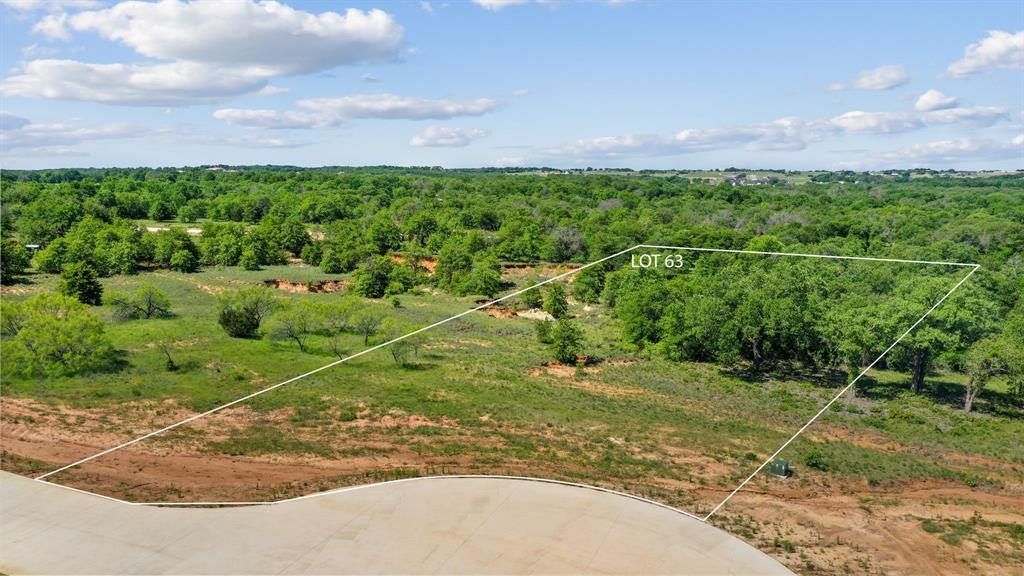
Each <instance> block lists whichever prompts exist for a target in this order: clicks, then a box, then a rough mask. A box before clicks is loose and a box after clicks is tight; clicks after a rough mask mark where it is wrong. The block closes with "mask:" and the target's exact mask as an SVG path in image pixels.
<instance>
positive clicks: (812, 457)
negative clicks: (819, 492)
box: [804, 448, 830, 472]
mask: <svg viewBox="0 0 1024 576" xmlns="http://www.w3.org/2000/svg"><path fill="white" fill-rule="evenodd" d="M804 465H805V466H807V467H808V468H813V469H814V470H821V471H822V472H828V470H829V468H830V467H829V465H828V462H827V460H826V458H825V454H824V453H823V452H822V451H821V450H819V449H818V448H812V449H811V450H810V452H808V453H807V454H806V455H805V456H804Z"/></svg>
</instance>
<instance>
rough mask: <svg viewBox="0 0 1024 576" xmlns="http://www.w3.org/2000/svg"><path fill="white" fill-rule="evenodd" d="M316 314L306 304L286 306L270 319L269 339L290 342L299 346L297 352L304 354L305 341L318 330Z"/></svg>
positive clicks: (298, 303)
mask: <svg viewBox="0 0 1024 576" xmlns="http://www.w3.org/2000/svg"><path fill="white" fill-rule="evenodd" d="M317 312H318V311H317V310H315V309H314V308H313V307H312V306H311V305H310V303H308V302H297V303H295V304H294V305H291V306H287V307H286V308H285V309H284V310H282V311H280V312H278V313H276V314H274V316H273V317H272V318H271V319H270V323H269V324H270V328H269V329H268V333H269V334H270V339H271V340H291V341H293V342H295V343H296V344H297V345H298V346H299V351H301V352H305V351H306V340H307V339H308V338H309V335H310V334H311V333H312V332H313V331H315V330H317V329H318V328H319V323H318V322H317V319H318V317H319V316H318V314H317Z"/></svg>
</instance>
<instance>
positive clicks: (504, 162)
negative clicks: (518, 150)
mask: <svg viewBox="0 0 1024 576" xmlns="http://www.w3.org/2000/svg"><path fill="white" fill-rule="evenodd" d="M525 164H527V160H526V158H524V157H522V156H502V157H501V158H498V159H496V160H493V161H491V162H490V165H491V166H494V167H495V168H508V167H510V166H524V165H525Z"/></svg>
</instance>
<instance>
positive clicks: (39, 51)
mask: <svg viewBox="0 0 1024 576" xmlns="http://www.w3.org/2000/svg"><path fill="white" fill-rule="evenodd" d="M56 53H57V49H56V48H52V47H50V46H40V45H39V44H29V45H28V46H25V47H24V48H22V49H21V55H22V56H24V57H26V58H37V57H40V56H53V55H54V54H56Z"/></svg>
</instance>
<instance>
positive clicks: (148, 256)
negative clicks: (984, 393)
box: [0, 167, 1024, 409]
mask: <svg viewBox="0 0 1024 576" xmlns="http://www.w3.org/2000/svg"><path fill="white" fill-rule="evenodd" d="M0 184H2V230H3V236H4V240H3V242H2V244H0V245H2V249H3V254H2V264H3V266H2V280H3V282H4V283H5V284H10V283H17V282H31V274H33V273H50V274H61V275H62V278H63V281H62V284H61V290H62V291H63V292H64V293H65V294H67V295H68V296H72V297H75V298H77V299H78V300H80V301H81V302H82V303H84V304H89V305H96V304H100V303H101V302H102V301H103V298H104V297H103V295H102V293H101V292H102V287H101V286H100V285H99V282H98V280H97V278H101V277H106V276H112V275H120V274H139V273H146V272H147V271H150V270H153V269H159V268H167V269H171V270H175V271H177V272H184V273H188V272H193V271H196V270H198V269H199V268H200V267H211V266H240V267H242V268H244V269H246V270H257V269H259V268H260V267H261V266H269V265H278V264H286V263H288V262H289V261H290V259H301V260H302V261H303V262H304V263H306V264H308V265H311V266H318V267H320V269H321V270H322V271H323V272H325V273H330V274H341V273H352V274H353V279H354V281H353V289H354V290H355V292H356V293H357V294H359V295H360V296H363V297H366V298H383V297H390V296H394V295H396V294H401V293H403V292H406V291H408V290H410V289H413V288H414V287H417V286H423V285H431V286H433V287H436V288H437V289H440V290H444V291H447V292H449V293H451V294H453V295H457V296H466V295H479V296H485V297H493V296H496V295H498V294H500V293H502V292H503V291H505V290H508V289H511V288H512V286H510V285H507V284H504V283H503V282H502V276H501V270H502V266H503V265H505V264H508V263H533V262H555V263H585V262H590V261H594V260H597V259H600V258H602V257H604V256H607V255H610V254H614V253H616V252H618V251H620V250H623V249H625V248H628V247H630V246H634V245H637V244H641V243H649V244H661V245H673V246H690V247H702V248H725V249H748V250H751V249H752V250H763V251H773V252H800V253H817V254H831V255H847V256H872V257H886V258H903V259H916V260H930V261H952V262H966V263H977V264H980V265H981V269H980V270H979V271H978V272H977V273H976V274H974V276H973V277H972V278H971V280H970V282H969V283H968V284H966V285H965V287H964V289H963V290H961V291H958V292H957V293H956V294H954V296H953V297H951V299H950V301H949V302H948V303H947V305H946V306H944V307H942V308H941V309H940V310H938V311H937V312H936V314H935V315H934V316H933V317H932V318H931V319H930V320H929V321H928V322H927V323H926V324H925V325H922V326H921V327H920V328H919V329H918V330H916V331H915V332H914V333H913V334H912V335H911V336H910V337H908V338H907V339H906V340H905V341H904V342H903V344H901V345H900V346H899V347H898V348H897V349H896V350H894V351H893V353H892V354H891V355H890V357H889V358H888V359H887V363H888V366H887V367H889V368H891V369H898V370H902V371H905V372H906V373H907V374H909V375H910V378H909V381H910V386H911V387H912V389H913V390H915V391H919V390H921V386H922V383H923V380H924V377H925V375H927V374H928V373H929V372H930V371H934V370H936V369H944V370H951V371H957V372H962V373H965V374H967V376H968V381H969V383H970V384H969V385H968V387H967V388H968V391H967V397H966V398H965V402H964V403H965V407H966V408H968V409H969V407H970V403H971V400H972V399H973V396H972V392H971V390H972V389H974V390H975V392H974V394H976V391H977V390H978V389H980V388H982V387H984V386H985V384H986V383H987V382H988V381H989V380H990V379H992V378H1004V379H1006V381H1007V382H1009V383H1010V386H1011V388H1014V389H1015V390H1016V394H1017V395H1018V397H1019V395H1020V394H1021V393H1022V392H1024V390H1022V378H1021V373H1022V371H1024V358H1022V356H1024V352H1022V349H1024V304H1022V303H1021V295H1022V294H1024V177H1022V176H1019V175H1012V176H991V177H982V176H978V177H971V178H964V177H960V176H959V175H952V174H932V175H930V176H929V177H924V178H909V177H906V176H905V175H904V176H901V177H896V178H890V177H881V176H878V175H866V174H865V175H856V174H852V173H836V174H827V173H826V174H816V175H814V176H813V178H812V179H811V181H810V182H808V183H806V184H790V183H785V182H783V181H781V180H780V181H779V182H777V183H774V184H770V185H759V186H739V185H733V184H730V183H728V182H724V183H720V184H709V183H706V182H705V181H704V180H703V179H696V178H695V179H692V180H691V179H689V178H687V177H685V176H680V175H665V174H642V173H633V174H631V173H620V174H608V173H600V172H594V173H572V174H533V173H506V172H501V171H492V170H480V171H469V170H464V171H444V170H438V169H398V168H362V169H349V168H336V169H315V170H314V169H296V168H283V167H252V168H244V169H237V170H235V169H231V170H225V169H217V170H213V169H202V168H190V169H182V170H178V169H159V170H149V169H110V170H53V171H37V172H22V171H7V172H5V173H4V174H3V175H2V182H0ZM169 222H174V223H175V224H169ZM147 227H149V228H150V229H149V230H147ZM190 227H191V228H195V230H192V231H191V232H192V233H191V234H190V231H189V230H188V229H189V228H190ZM199 229H201V233H200V231H199ZM30 245H31V246H32V247H33V248H32V249H31V250H30V249H29V248H27V246H30ZM395 254H401V255H402V258H400V259H396V258H394V255H395ZM428 260H429V261H431V262H433V266H436V269H435V270H433V273H432V274H428V270H427V267H426V266H425V265H424V262H426V261H428ZM621 264H622V262H616V261H610V262H609V263H608V266H606V267H594V268H589V269H587V270H586V271H584V272H583V273H581V274H580V276H579V278H578V279H576V281H575V282H574V283H573V285H572V296H573V297H574V298H575V299H576V300H577V301H579V302H586V303H601V304H604V305H607V306H608V307H609V308H610V309H611V310H612V312H613V315H614V316H615V318H617V320H618V321H619V323H620V324H621V328H622V338H623V339H624V340H625V341H628V342H629V343H630V344H631V345H633V346H635V347H636V348H637V349H638V350H644V351H648V352H650V353H652V354H660V355H663V356H664V357H667V358H669V359H672V360H701V361H716V362H720V363H722V364H727V365H729V364H740V365H742V366H744V367H746V369H749V370H751V371H754V372H758V371H763V370H770V369H774V368H776V367H779V366H786V365H799V366H805V367H813V368H815V369H819V368H825V369H836V370H845V371H847V372H848V373H851V372H852V373H855V372H856V371H857V369H859V367H860V366H863V365H866V364H867V363H868V362H870V361H871V360H872V359H873V358H874V357H875V356H876V355H877V354H878V353H880V352H881V351H882V350H884V348H885V347H886V345H887V344H888V343H890V342H892V341H893V340H894V339H895V338H896V337H897V336H898V335H899V334H900V333H901V332H902V331H903V330H905V329H906V327H908V326H910V325H911V324H912V323H913V322H914V321H915V320H916V319H917V318H918V317H919V316H920V315H921V314H922V313H923V311H925V310H927V309H928V307H929V306H930V305H931V304H933V303H934V302H935V301H936V300H938V298H940V297H941V296H942V295H943V294H944V293H945V292H946V291H948V290H949V289H950V288H951V287H952V285H953V284H955V283H956V281H957V280H958V279H959V278H960V277H962V275H963V274H964V273H966V272H967V271H968V270H969V268H953V269H950V268H948V267H941V266H939V267H920V266H911V265H907V266H896V267H893V266H889V267H886V266H879V265H870V264H863V265H861V264H860V263H856V264H851V265H846V264H843V265H839V264H834V263H830V262H822V261H804V260H777V259H757V260H751V259H746V260H744V259H737V258H735V257H731V256H724V255H714V254H693V253H690V254H687V255H686V256H685V265H684V266H682V267H677V268H675V269H672V270H668V269H664V268H662V269H657V270H637V269H629V268H624V269H623V268H622V266H621ZM883 295H884V297H883ZM119 297H120V298H121V299H122V300H124V298H125V296H124V295H119ZM538 297H539V295H537V294H529V293H528V294H527V295H524V299H526V298H529V299H530V300H531V301H533V300H536V299H537V298H538ZM122 303H123V302H122ZM232 306H235V308H232ZM70 307H71V304H68V303H66V302H65V303H55V302H53V301H48V302H44V301H40V302H38V303H36V304H35V308H34V309H32V310H21V311H12V310H13V308H10V307H8V308H7V310H6V312H7V313H6V314H5V316H6V317H7V318H6V319H5V322H4V334H5V336H7V338H6V339H7V340H8V341H11V340H13V339H16V336H18V335H19V333H21V332H24V330H22V329H21V328H20V326H19V325H16V324H19V323H24V322H28V320H24V319H25V318H30V317H31V316H32V315H33V314H36V315H39V314H42V315H44V316H45V315H46V314H48V313H49V314H55V313H56V312H53V310H58V309H64V310H65V312H62V314H64V315H65V316H67V317H74V318H77V319H79V320H77V321H79V322H85V323H88V322H89V320H88V311H87V309H85V310H84V311H79V310H77V309H75V312H74V314H71V313H69V312H68V310H70ZM236 308H237V306H236V305H233V304H230V303H227V304H225V305H224V310H227V312H225V311H223V310H222V316H224V315H225V314H227V316H228V317H229V322H232V321H235V322H237V321H239V319H238V318H237V317H233V316H231V315H232V314H234V312H232V310H235V309H236ZM48 311H49V312H48ZM555 316H556V317H557V316H558V315H557V314H555ZM12 318H13V319H14V320H11V319H12ZM19 318H21V319H22V320H18V319H19ZM15 320H16V321H15ZM243 320H244V319H243ZM12 322H13V324H12ZM243 323H244V322H243ZM222 324H224V321H223V318H222ZM257 327H258V322H257ZM555 328H556V330H555V332H556V333H558V334H561V335H562V337H561V340H562V343H563V344H564V342H565V340H566V338H568V339H569V340H572V333H573V332H572V327H571V325H570V324H569V323H568V322H565V321H563V322H561V324H560V325H559V326H556V327H555ZM225 329H228V330H229V332H230V330H231V329H230V328H228V327H227V326H225ZM545 330H546V329H545ZM544 337H545V338H549V337H550V336H548V335H546V336H544ZM24 339H26V340H27V339H28V336H25V337H24ZM94 344H96V345H97V346H99V347H100V348H102V346H101V345H100V344H99V343H94ZM299 345H300V347H301V346H302V344H301V341H300V344H299ZM571 348H572V350H575V348H576V346H575V345H574V346H572V347H571ZM22 352H24V350H22ZM561 356H564V357H565V358H566V359H571V358H572V356H573V354H569V353H563V354H561ZM61 362H62V363H63V364H66V362H65V361H64V360H62V361H61ZM81 364H82V366H84V367H85V368H86V369H95V368H96V366H95V365H93V364H92V363H90V362H88V361H84V360H83V361H81ZM32 365H34V364H33V363H31V362H27V363H26V366H32Z"/></svg>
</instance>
